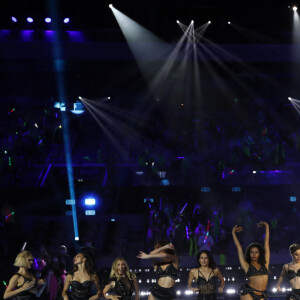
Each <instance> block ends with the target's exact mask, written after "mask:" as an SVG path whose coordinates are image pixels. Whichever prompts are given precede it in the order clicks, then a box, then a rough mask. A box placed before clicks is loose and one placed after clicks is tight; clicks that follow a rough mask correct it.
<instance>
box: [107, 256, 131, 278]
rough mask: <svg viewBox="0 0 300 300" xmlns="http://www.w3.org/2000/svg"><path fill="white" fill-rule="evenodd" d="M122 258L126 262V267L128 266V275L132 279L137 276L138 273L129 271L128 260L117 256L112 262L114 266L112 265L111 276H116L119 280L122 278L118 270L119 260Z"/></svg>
mask: <svg viewBox="0 0 300 300" xmlns="http://www.w3.org/2000/svg"><path fill="white" fill-rule="evenodd" d="M119 260H121V261H123V262H124V264H125V267H126V270H125V273H126V275H127V277H128V278H129V279H130V280H132V279H133V278H136V275H135V274H134V273H131V272H130V271H129V266H128V264H127V262H126V260H125V259H124V258H123V257H117V258H116V259H115V260H114V261H113V263H112V266H111V271H110V275H109V277H110V278H112V277H116V278H117V280H119V279H120V278H121V276H120V275H119V274H118V271H117V264H118V261H119Z"/></svg>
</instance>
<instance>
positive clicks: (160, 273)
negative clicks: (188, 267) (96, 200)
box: [156, 263, 178, 280]
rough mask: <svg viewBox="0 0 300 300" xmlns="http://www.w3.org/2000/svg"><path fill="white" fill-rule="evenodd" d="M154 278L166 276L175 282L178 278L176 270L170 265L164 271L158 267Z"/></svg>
mask: <svg viewBox="0 0 300 300" xmlns="http://www.w3.org/2000/svg"><path fill="white" fill-rule="evenodd" d="M156 276H157V279H159V278H161V277H167V276H168V277H171V278H173V279H174V280H176V279H177V278H178V270H177V269H176V268H175V267H174V265H173V264H172V263H170V264H169V265H168V266H167V267H166V269H165V270H163V269H162V268H161V266H158V267H157V269H156Z"/></svg>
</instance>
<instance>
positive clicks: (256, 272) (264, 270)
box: [246, 264, 269, 277]
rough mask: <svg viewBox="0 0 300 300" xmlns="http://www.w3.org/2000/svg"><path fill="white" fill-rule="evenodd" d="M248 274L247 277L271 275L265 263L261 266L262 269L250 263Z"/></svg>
mask: <svg viewBox="0 0 300 300" xmlns="http://www.w3.org/2000/svg"><path fill="white" fill-rule="evenodd" d="M246 275H247V277H252V276H260V275H269V272H268V269H267V268H266V266H265V265H263V266H261V267H260V269H259V270H257V269H256V268H255V267H254V266H252V265H251V264H250V265H249V269H248V271H247V273H246Z"/></svg>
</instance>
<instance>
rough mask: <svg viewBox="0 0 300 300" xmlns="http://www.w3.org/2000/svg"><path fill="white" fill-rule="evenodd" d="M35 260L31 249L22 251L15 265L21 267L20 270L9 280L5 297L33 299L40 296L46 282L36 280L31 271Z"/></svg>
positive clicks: (16, 299)
mask: <svg viewBox="0 0 300 300" xmlns="http://www.w3.org/2000/svg"><path fill="white" fill-rule="evenodd" d="M33 261H34V258H33V255H32V254H31V253H30V252H29V251H22V252H20V253H19V254H18V255H17V257H16V260H15V263H14V266H15V267H19V270H18V272H17V273H15V274H14V275H13V276H12V277H11V279H10V280H9V284H8V286H7V288H6V290H5V292H4V295H3V298H4V299H9V298H12V299H14V300H33V299H35V298H36V297H39V296H40V294H41V293H42V292H43V290H44V288H45V283H44V280H43V279H40V280H38V281H36V278H35V277H34V275H33V274H32V273H31V272H30V270H31V266H32V263H33Z"/></svg>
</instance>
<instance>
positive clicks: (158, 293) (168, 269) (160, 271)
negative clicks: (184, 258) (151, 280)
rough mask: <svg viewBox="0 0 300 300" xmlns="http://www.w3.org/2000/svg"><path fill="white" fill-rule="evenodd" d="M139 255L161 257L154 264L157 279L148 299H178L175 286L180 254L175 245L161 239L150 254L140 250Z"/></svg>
mask: <svg viewBox="0 0 300 300" xmlns="http://www.w3.org/2000/svg"><path fill="white" fill-rule="evenodd" d="M137 257H138V258H142V259H149V258H156V259H159V260H158V261H157V262H156V263H155V265H154V270H155V272H156V276H157V281H156V283H155V284H154V285H153V286H152V287H151V288H150V290H149V291H150V295H149V297H148V300H155V299H167V300H173V299H176V292H175V289H174V286H175V280H176V279H177V277H178V256H177V255H176V253H175V248H174V246H173V245H172V244H170V243H168V242H167V241H159V242H157V243H156V244H155V246H154V250H153V251H151V252H150V253H149V254H147V253H144V252H142V251H140V254H139V255H138V256H137Z"/></svg>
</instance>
